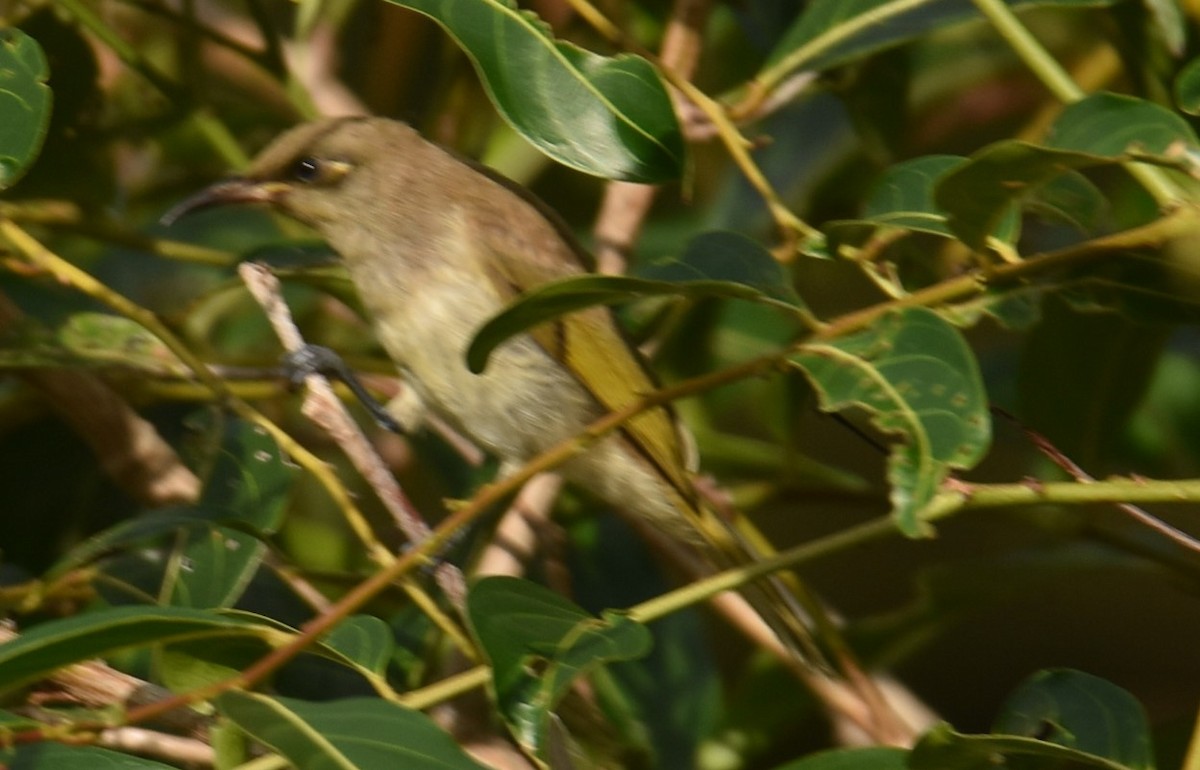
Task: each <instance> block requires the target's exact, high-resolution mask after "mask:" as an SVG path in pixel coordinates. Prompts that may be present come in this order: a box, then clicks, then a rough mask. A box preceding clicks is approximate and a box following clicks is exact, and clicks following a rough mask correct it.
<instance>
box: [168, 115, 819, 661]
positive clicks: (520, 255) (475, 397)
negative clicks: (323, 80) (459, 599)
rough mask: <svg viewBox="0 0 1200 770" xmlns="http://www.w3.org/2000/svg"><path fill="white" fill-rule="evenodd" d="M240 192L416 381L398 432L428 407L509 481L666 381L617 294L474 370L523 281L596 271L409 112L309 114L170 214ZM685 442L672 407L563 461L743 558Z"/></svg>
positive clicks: (510, 191)
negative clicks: (321, 251)
mask: <svg viewBox="0 0 1200 770" xmlns="http://www.w3.org/2000/svg"><path fill="white" fill-rule="evenodd" d="M234 203H260V204H266V205H268V206H270V207H271V208H273V209H275V210H277V211H279V212H281V213H283V214H285V215H287V216H289V217H291V218H293V219H296V220H298V221H300V222H302V223H304V224H306V225H308V226H310V227H312V228H313V229H315V230H316V232H317V233H318V234H319V235H320V236H321V237H322V238H323V239H324V240H325V242H326V243H327V244H328V245H329V247H330V248H331V249H332V250H333V251H334V252H335V253H336V254H337V255H338V256H339V257H340V259H341V261H342V262H344V263H345V267H346V269H347V271H348V273H349V276H350V279H351V282H352V283H353V284H354V286H355V288H356V289H357V292H358V294H359V296H360V298H361V301H362V304H363V307H364V309H365V311H366V314H367V316H368V317H369V318H370V319H371V322H372V324H373V327H374V330H375V333H376V336H377V337H378V340H379V343H380V345H381V346H382V347H383V349H384V351H385V352H386V353H387V355H388V356H389V358H390V359H391V360H392V361H393V362H394V363H395V365H396V367H397V369H398V371H399V374H400V375H401V377H402V378H403V380H404V381H405V383H406V384H407V385H408V387H406V388H405V389H404V390H403V391H402V392H401V395H399V396H398V397H397V398H395V399H393V400H392V401H391V402H389V403H388V404H387V406H386V413H387V414H388V415H389V416H390V417H391V418H393V419H394V420H395V422H396V423H397V424H398V426H399V427H400V429H401V430H403V431H404V432H406V433H409V432H413V431H417V430H419V429H420V428H421V426H422V424H423V422H424V420H425V418H426V416H427V415H429V414H431V413H432V414H436V415H437V416H438V417H440V418H441V419H442V420H443V421H445V422H446V423H448V424H450V425H451V426H452V427H454V428H455V429H456V430H458V431H459V432H461V433H462V434H463V435H465V436H467V437H469V438H470V439H471V440H472V441H473V442H475V443H476V444H478V445H479V446H480V447H482V448H483V449H485V450H486V451H488V452H489V453H491V454H492V455H494V456H495V457H496V458H497V459H498V460H499V461H500V467H501V471H500V473H501V474H502V475H503V474H504V473H506V472H508V471H509V470H511V469H513V468H515V467H519V466H520V465H521V464H523V463H524V462H526V461H527V460H529V459H530V458H533V457H535V456H536V455H538V454H540V453H541V452H544V451H545V450H547V449H550V448H551V447H554V446H556V445H557V444H559V443H561V442H563V441H565V440H568V439H570V438H572V437H574V436H577V435H578V434H580V433H581V431H583V430H584V429H585V427H586V426H587V425H589V424H590V423H592V422H593V421H595V420H596V419H598V418H600V417H602V416H603V415H605V414H606V413H609V412H613V411H616V410H620V409H623V408H625V407H628V406H630V405H631V404H634V403H637V402H639V401H640V400H641V399H643V398H644V397H645V396H646V395H647V394H649V393H651V392H653V391H654V390H655V388H656V383H655V380H654V378H653V376H652V375H651V373H650V371H649V370H648V368H647V366H646V364H645V362H644V360H643V359H642V357H641V356H640V354H639V353H638V352H637V350H636V348H634V346H632V345H631V344H630V343H629V341H628V340H627V339H626V337H625V336H624V334H623V332H622V330H621V329H620V327H619V325H618V323H617V321H616V318H615V316H614V314H613V312H612V310H611V309H610V308H608V307H607V306H593V307H590V308H587V309H584V310H580V311H576V312H572V313H570V314H567V315H564V316H562V317H559V318H557V319H555V320H553V321H550V322H547V323H543V324H540V325H538V326H535V327H533V328H531V329H530V330H528V331H526V332H523V333H520V334H518V335H516V336H514V337H511V338H509V339H508V340H507V341H505V342H504V343H502V344H501V345H500V346H498V347H497V348H496V350H495V351H494V352H493V353H492V356H491V358H490V359H489V362H488V365H487V366H486V368H485V369H484V370H483V371H482V372H478V373H476V372H473V371H471V370H470V368H469V367H468V365H467V360H466V352H467V349H468V347H469V345H470V343H471V341H472V339H473V338H474V335H475V333H476V331H477V330H478V329H479V328H480V327H481V326H482V325H483V324H484V323H485V322H486V321H488V320H489V319H490V318H492V317H493V316H495V315H496V314H497V313H498V312H500V311H501V310H502V309H503V308H504V307H506V306H507V305H508V304H509V303H510V302H511V301H513V300H514V299H516V298H517V297H519V296H521V295H522V293H524V292H526V291H528V290H530V289H533V288H535V287H538V286H540V285H542V284H545V283H547V282H550V281H554V280H557V279H562V278H568V277H571V276H577V275H584V274H586V273H588V272H590V270H591V269H592V260H591V257H590V255H589V254H588V253H587V252H586V251H585V250H584V249H583V248H582V246H581V245H580V243H579V242H578V240H577V239H576V238H575V236H574V235H573V234H572V233H571V231H570V230H569V228H568V227H567V225H566V224H565V222H564V221H563V220H562V219H561V218H560V217H559V216H558V214H557V213H556V212H555V211H554V210H553V209H552V208H551V207H550V206H548V205H547V204H546V203H545V202H543V201H542V200H540V199H539V198H537V197H536V196H534V195H533V194H532V193H531V192H529V191H528V190H526V189H525V188H524V187H522V186H520V185H518V184H517V183H515V182H513V181H511V180H509V179H507V178H505V177H503V176H502V175H500V174H499V173H497V172H495V171H493V170H491V169H490V168H488V167H486V166H484V165H482V164H480V163H477V162H475V161H473V160H470V159H468V158H465V157H462V156H460V155H458V154H457V153H455V152H453V151H451V150H449V149H447V148H444V147H442V146H440V145H438V144H436V143H434V142H431V141H428V140H426V139H425V138H424V137H422V136H421V134H420V133H419V132H418V131H417V130H416V129H414V128H413V127H412V126H410V125H408V124H407V123H404V122H401V121H397V120H392V119H389V118H382V117H340V118H325V119H317V120H314V121H311V122H307V123H303V124H300V125H299V126H297V127H294V128H292V129H290V130H288V131H286V132H284V133H283V134H282V135H280V136H279V137H278V138H276V139H275V140H274V141H272V142H271V143H270V144H268V146H267V147H266V148H265V149H264V150H262V152H261V153H260V154H259V155H257V156H256V157H255V158H254V160H253V161H252V162H251V164H250V165H249V167H248V168H247V169H246V170H245V172H244V173H242V174H240V175H238V176H234V177H231V178H227V179H225V180H222V181H219V182H217V183H215V184H213V185H211V186H210V187H207V188H205V189H203V190H201V191H200V192H199V193H197V194H195V195H193V196H191V197H189V198H187V199H185V200H184V201H182V202H181V203H180V204H179V205H177V206H176V207H174V208H173V209H172V210H171V211H169V212H168V213H167V214H166V215H165V216H164V217H163V219H164V221H165V222H172V221H174V220H175V219H177V218H179V217H180V216H183V215H184V214H187V213H190V212H192V211H196V210H198V209H202V208H208V207H212V206H217V205H225V204H234ZM693 446H694V443H693V442H692V440H691V438H690V434H689V433H688V432H687V430H686V429H685V428H684V427H683V425H682V423H681V422H680V421H679V420H678V419H677V417H676V416H675V414H674V412H673V410H672V409H671V408H670V406H669V405H661V406H653V407H650V408H648V409H646V410H644V411H642V412H640V413H639V414H637V415H636V416H634V417H633V418H631V419H630V420H628V421H627V422H626V423H624V424H623V425H622V426H621V427H620V428H619V429H618V430H616V431H614V432H612V433H610V434H608V435H606V436H605V437H603V438H601V439H600V440H598V441H597V442H595V443H593V444H592V445H590V446H589V447H588V448H586V449H585V450H583V451H581V452H579V453H577V454H575V455H574V456H573V457H571V458H570V459H568V460H567V461H565V462H564V463H563V464H562V465H561V466H560V467H559V468H558V469H557V470H558V472H559V473H560V474H561V475H562V477H563V478H565V479H566V480H567V481H568V482H571V483H573V484H576V485H578V486H580V487H582V488H584V489H585V490H587V491H589V492H591V493H592V494H594V495H596V496H597V497H599V498H600V499H602V500H604V501H606V502H607V503H609V504H610V505H612V506H613V507H614V508H616V509H617V510H618V511H619V512H621V513H623V514H624V515H626V516H628V517H630V518H632V519H633V520H635V521H639V522H641V523H643V524H645V525H647V526H649V527H650V528H652V529H653V530H656V531H657V532H659V533H660V534H661V535H663V536H665V537H666V538H668V539H670V540H671V541H673V542H678V543H682V544H684V545H685V546H686V547H688V548H690V549H693V550H694V551H697V552H699V553H700V554H701V555H702V557H703V558H704V560H705V561H706V562H707V563H708V564H709V565H710V566H711V568H713V569H721V568H724V567H728V566H733V565H735V564H742V563H746V562H747V561H748V560H750V559H752V558H754V555H753V554H750V553H748V551H747V548H746V546H745V545H744V544H743V543H742V542H741V541H740V540H739V539H738V538H737V536H736V534H735V533H734V532H733V531H732V530H731V528H730V527H728V526H727V525H725V524H724V523H723V522H721V521H719V519H720V517H719V515H718V514H716V513H715V512H714V511H713V509H712V507H711V506H710V505H709V504H707V503H706V502H705V501H704V500H702V499H701V496H700V495H699V494H698V493H697V489H696V485H695V483H694V479H695V474H696V472H697V458H696V453H695V451H694V448H693ZM745 593H746V594H747V599H748V600H749V601H750V602H751V604H752V605H754V607H755V610H756V612H758V613H759V614H760V615H762V616H763V619H764V620H766V621H767V623H768V625H769V626H770V627H771V628H772V629H774V630H775V633H776V634H777V635H778V636H780V637H781V640H782V641H783V642H784V645H785V647H788V648H789V649H793V650H796V655H797V657H799V658H802V659H805V660H809V661H811V660H812V659H813V658H814V656H815V655H817V654H819V653H816V652H815V648H814V646H813V643H812V641H811V639H809V638H808V637H809V635H808V632H807V629H806V627H805V625H804V622H803V621H802V620H800V619H798V618H796V617H795V615H796V612H795V610H794V605H789V603H788V602H786V601H783V602H781V601H780V600H779V598H778V597H777V596H773V595H771V594H772V592H769V591H762V590H759V589H750V590H747V591H746V592H745ZM774 593H777V592H774ZM755 594H757V596H754V595H755ZM784 637H792V638H791V639H788V638H784ZM797 639H798V641H797ZM800 648H803V650H801V649H800Z"/></svg>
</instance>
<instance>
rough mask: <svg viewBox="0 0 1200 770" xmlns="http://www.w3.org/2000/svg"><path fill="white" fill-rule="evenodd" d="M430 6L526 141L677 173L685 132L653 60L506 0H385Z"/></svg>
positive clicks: (612, 172)
mask: <svg viewBox="0 0 1200 770" xmlns="http://www.w3.org/2000/svg"><path fill="white" fill-rule="evenodd" d="M390 2H394V3H396V4H397V5H402V6H404V7H406V8H411V9H413V10H415V11H419V12H421V13H423V14H426V15H427V16H429V17H430V18H432V19H433V20H434V21H436V22H437V23H438V24H440V25H442V27H443V28H445V29H446V31H447V32H448V33H449V34H450V35H451V36H452V37H454V39H455V40H456V41H457V42H458V44H459V45H460V46H462V48H463V50H465V51H466V52H467V55H468V56H470V58H471V60H472V61H473V62H474V63H475V68H476V70H477V71H478V73H479V77H480V80H482V81H483V85H484V87H485V88H486V89H487V91H488V94H489V95H490V96H491V98H492V101H493V102H494V103H495V105H496V108H497V109H498V110H499V111H500V113H501V114H502V115H503V116H504V118H505V119H506V120H507V121H508V122H509V123H510V124H511V125H512V126H513V127H514V128H515V129H516V130H517V131H519V132H520V133H521V135H522V136H524V137H525V138H526V139H528V140H529V141H530V142H531V143H532V144H534V145H535V146H536V147H538V148H539V149H540V150H542V152H545V153H546V154H547V155H549V156H550V157H552V158H554V159H555V160H557V161H558V162H560V163H563V164H564V165H567V166H570V167H571V168H576V169H579V170H580V171H584V172H586V173H589V174H595V175H597V176H603V177H608V178H612V179H627V180H630V181H638V182H662V181H666V180H669V179H674V178H676V177H678V176H679V174H680V172H681V170H682V166H683V154H684V148H683V139H682V135H681V133H680V130H679V124H678V122H677V121H676V119H675V110H674V108H673V107H672V105H671V100H670V98H669V97H668V95H667V91H666V88H664V87H663V84H662V81H661V80H660V79H659V77H658V73H657V72H656V71H655V69H654V67H652V66H651V65H650V63H649V62H647V61H646V60H645V59H642V58H640V57H637V56H632V55H620V56H614V57H603V56H598V55H596V54H593V53H591V52H589V51H585V50H583V49H581V48H578V47H577V46H574V45H572V44H570V43H565V42H560V41H557V40H555V39H554V38H553V36H552V35H551V34H550V31H549V29H548V28H547V27H546V25H545V23H544V22H542V21H541V20H540V19H539V18H537V17H536V16H535V15H533V14H532V13H530V12H528V11H522V10H519V9H518V8H517V7H516V4H515V3H512V2H509V0H390Z"/></svg>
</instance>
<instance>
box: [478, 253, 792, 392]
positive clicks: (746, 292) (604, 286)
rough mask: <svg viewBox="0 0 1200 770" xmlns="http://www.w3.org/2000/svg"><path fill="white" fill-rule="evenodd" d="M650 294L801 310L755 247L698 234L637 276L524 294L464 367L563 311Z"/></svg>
mask: <svg viewBox="0 0 1200 770" xmlns="http://www.w3.org/2000/svg"><path fill="white" fill-rule="evenodd" d="M655 296H677V297H691V298H699V297H725V298H729V299H744V300H752V301H757V302H764V303H767V304H770V305H775V306H780V307H784V308H787V309H789V310H791V311H792V312H803V310H802V309H801V308H800V298H799V297H798V296H797V295H796V293H795V290H794V289H793V288H792V286H791V284H790V283H789V282H788V280H787V274H786V273H785V271H784V270H783V267H782V266H781V265H780V264H779V263H778V262H776V261H775V260H774V259H773V258H772V257H771V255H770V253H769V252H767V250H766V249H764V248H763V247H762V246H761V245H759V244H758V243H756V242H755V241H752V240H750V239H749V238H746V237H744V236H741V235H738V234H736V233H729V232H711V233H704V234H702V235H699V236H697V237H696V238H693V239H692V240H691V241H690V242H689V243H688V245H687V247H686V248H685V249H684V252H683V254H682V255H681V256H680V257H678V258H676V259H671V260H663V261H660V262H656V263H654V264H652V265H649V266H647V267H646V268H645V269H644V270H643V271H641V273H640V276H639V277H630V276H621V275H593V274H588V275H581V276H576V277H573V278H565V279H562V280H559V281H551V282H549V283H546V284H543V285H541V286H538V287H537V288H535V289H532V290H530V291H527V292H525V293H524V294H522V295H521V296H520V297H518V298H517V299H516V300H514V301H513V302H512V303H511V304H510V305H509V306H508V307H507V308H505V309H504V310H502V311H501V312H500V313H498V314H497V315H496V316H495V317H493V318H492V319H491V320H489V321H488V322H487V323H485V324H484V325H483V326H482V327H480V329H479V331H478V332H476V333H475V339H474V340H472V341H471V346H470V347H469V348H468V349H467V365H468V366H469V367H470V369H471V371H473V372H476V373H478V372H482V371H483V370H484V368H485V367H486V366H487V361H488V357H489V356H491V353H492V351H493V350H495V349H496V347H497V346H498V345H500V344H501V343H502V342H504V341H505V340H507V339H508V338H510V337H512V336H514V335H516V334H519V333H521V332H523V331H525V330H526V329H529V328H531V327H533V326H537V325H538V324H539V323H544V322H546V321H549V320H551V319H553V318H557V317H558V316H561V315H564V314H566V313H570V312H573V311H575V310H581V309H583V308H586V307H590V306H592V305H617V304H621V303H623V302H630V301H632V300H635V299H641V298H643V297H655Z"/></svg>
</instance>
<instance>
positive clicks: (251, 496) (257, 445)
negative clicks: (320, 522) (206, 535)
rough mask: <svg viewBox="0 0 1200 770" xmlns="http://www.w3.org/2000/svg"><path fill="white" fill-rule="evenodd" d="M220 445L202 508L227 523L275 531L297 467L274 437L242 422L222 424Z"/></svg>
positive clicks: (207, 482) (202, 500) (266, 531)
mask: <svg viewBox="0 0 1200 770" xmlns="http://www.w3.org/2000/svg"><path fill="white" fill-rule="evenodd" d="M221 428H222V429H223V433H222V435H221V437H220V441H221V446H220V447H219V449H218V450H217V457H216V463H215V465H214V467H213V468H212V471H211V472H210V473H209V474H208V478H207V480H206V482H205V487H204V496H203V498H202V499H201V500H200V503H199V504H198V507H200V508H203V509H205V510H208V511H211V512H213V514H214V515H215V516H219V517H220V518H221V519H223V520H225V521H240V522H243V523H244V524H246V525H248V526H250V527H253V528H254V529H255V530H257V531H259V532H265V533H271V532H274V531H275V530H276V529H278V528H279V526H280V524H281V523H282V521H283V512H284V508H285V507H286V505H287V500H288V494H289V491H290V489H291V484H292V480H293V478H294V477H295V475H296V468H295V466H292V465H289V464H288V463H287V462H285V461H284V459H283V453H282V452H280V450H279V445H278V444H276V443H275V439H273V438H271V436H270V435H268V434H267V432H266V431H265V430H263V429H262V428H260V427H258V426H256V425H250V424H248V423H245V422H243V421H241V420H233V419H231V420H228V421H225V422H224V423H223V425H222V426H221Z"/></svg>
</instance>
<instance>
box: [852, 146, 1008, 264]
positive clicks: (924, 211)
mask: <svg viewBox="0 0 1200 770" xmlns="http://www.w3.org/2000/svg"><path fill="white" fill-rule="evenodd" d="M966 162H967V159H966V158H963V157H960V156H957V155H929V156H925V157H921V158H914V159H912V160H909V161H906V162H904V163H898V164H896V165H895V166H892V167H891V168H889V169H888V170H887V172H886V173H885V174H884V175H883V177H882V178H881V179H880V180H879V181H878V182H877V183H876V184H875V187H874V188H873V190H872V192H871V195H870V197H868V199H867V203H866V207H865V210H864V212H863V218H864V219H866V220H867V221H869V222H874V223H876V224H880V225H887V226H891V227H902V228H906V229H909V230H917V231H921V232H928V233H934V234H935V235H945V236H948V237H953V235H954V234H953V233H952V232H951V231H950V229H949V228H948V227H947V226H946V211H945V209H944V208H942V206H940V205H939V204H938V202H937V201H936V200H935V198H934V189H935V185H936V184H937V182H938V180H939V179H940V178H942V177H943V176H944V175H946V174H948V173H950V172H952V171H953V170H954V169H956V168H958V167H960V166H962V165H963V164H964V163H966ZM1019 227H1020V220H1019V218H1018V216H1017V211H1016V209H1015V208H1012V209H1010V210H1009V211H1008V216H1004V217H1001V218H1000V219H999V220H998V221H997V223H996V227H995V228H994V230H993V231H992V232H991V233H990V234H991V235H993V236H994V237H996V238H999V239H1000V240H1002V241H1005V242H1009V243H1011V242H1013V241H1015V240H1016V237H1017V235H1018V233H1019Z"/></svg>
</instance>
